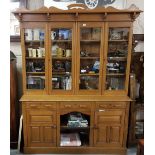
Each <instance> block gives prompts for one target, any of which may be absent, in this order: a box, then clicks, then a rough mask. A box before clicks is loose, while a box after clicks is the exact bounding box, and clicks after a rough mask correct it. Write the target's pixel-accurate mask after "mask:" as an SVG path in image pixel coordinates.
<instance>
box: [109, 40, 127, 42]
mask: <svg viewBox="0 0 155 155" xmlns="http://www.w3.org/2000/svg"><path fill="white" fill-rule="evenodd" d="M108 41H109V42H128V40H108Z"/></svg>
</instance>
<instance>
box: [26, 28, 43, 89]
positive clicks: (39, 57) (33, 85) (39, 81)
mask: <svg viewBox="0 0 155 155" xmlns="http://www.w3.org/2000/svg"><path fill="white" fill-rule="evenodd" d="M24 37H25V49H26V53H25V59H26V77H27V78H26V87H27V89H45V45H44V38H45V31H44V29H25V32H24Z"/></svg>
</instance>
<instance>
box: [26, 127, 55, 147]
mask: <svg viewBox="0 0 155 155" xmlns="http://www.w3.org/2000/svg"><path fill="white" fill-rule="evenodd" d="M28 130H29V136H28V146H30V147H48V146H56V129H54V127H53V126H51V124H48V125H45V126H42V125H39V124H31V125H30V126H29V127H28Z"/></svg>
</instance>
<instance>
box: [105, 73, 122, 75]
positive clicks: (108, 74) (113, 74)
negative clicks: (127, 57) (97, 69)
mask: <svg viewBox="0 0 155 155" xmlns="http://www.w3.org/2000/svg"><path fill="white" fill-rule="evenodd" d="M106 75H107V76H124V75H125V74H124V73H107V74H106Z"/></svg>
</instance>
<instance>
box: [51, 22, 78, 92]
mask: <svg viewBox="0 0 155 155" xmlns="http://www.w3.org/2000/svg"><path fill="white" fill-rule="evenodd" d="M49 34H50V36H49V48H50V49H49V61H50V64H49V66H50V68H49V75H50V76H49V79H50V80H49V88H50V93H51V94H73V91H74V89H75V84H74V82H75V77H74V72H75V71H74V66H75V50H76V44H75V38H76V36H75V23H73V22H54V23H50V26H49Z"/></svg>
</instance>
